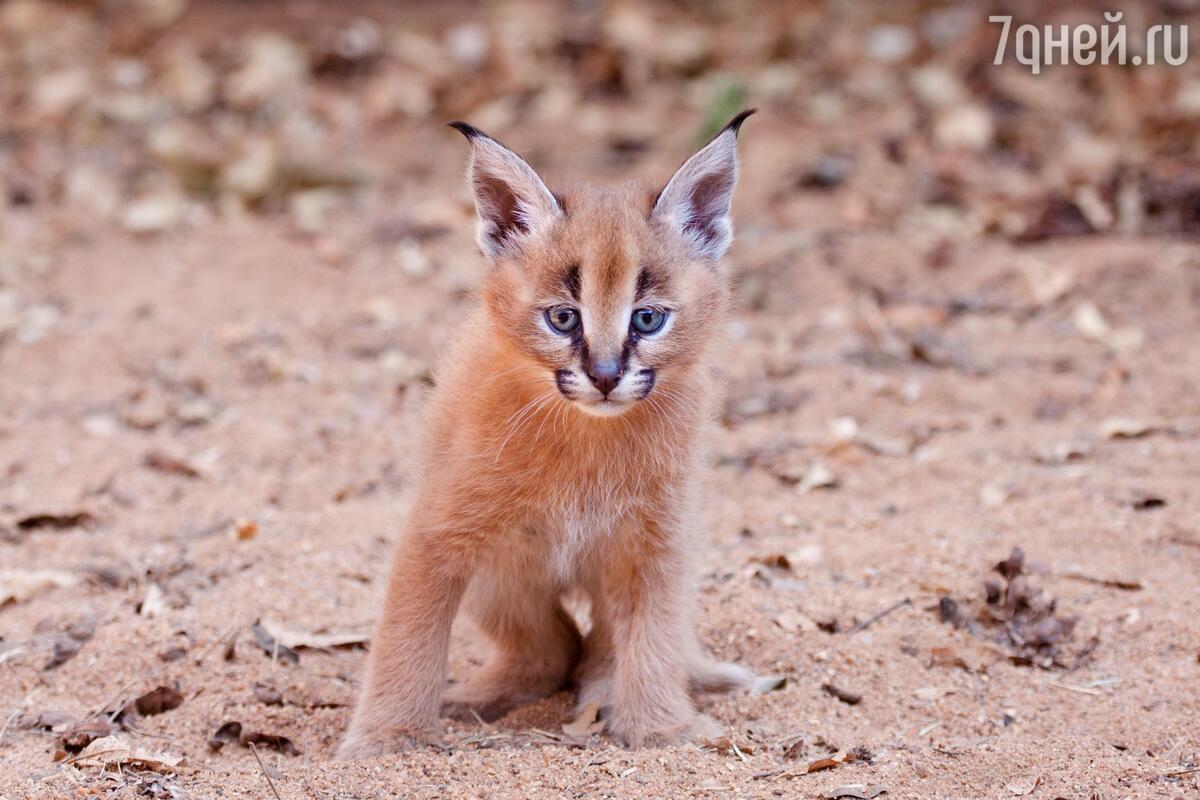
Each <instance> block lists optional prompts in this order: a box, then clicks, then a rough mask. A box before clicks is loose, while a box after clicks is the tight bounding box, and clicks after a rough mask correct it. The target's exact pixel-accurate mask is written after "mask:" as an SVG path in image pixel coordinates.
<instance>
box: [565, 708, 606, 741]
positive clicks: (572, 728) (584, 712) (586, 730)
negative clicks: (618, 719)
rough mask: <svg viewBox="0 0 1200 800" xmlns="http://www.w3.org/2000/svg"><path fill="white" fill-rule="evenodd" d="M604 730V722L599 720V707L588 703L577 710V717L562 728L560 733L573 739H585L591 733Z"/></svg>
mask: <svg viewBox="0 0 1200 800" xmlns="http://www.w3.org/2000/svg"><path fill="white" fill-rule="evenodd" d="M603 730H604V720H602V719H600V706H599V704H597V703H588V704H587V705H586V706H584V707H583V708H581V709H580V710H579V715H578V716H577V717H575V719H573V720H571V721H570V722H568V723H567V724H565V725H563V726H562V731H563V733H565V734H566V735H567V736H570V737H571V738H573V739H586V738H587V737H589V736H591V735H592V734H593V733H600V732H601V731H603Z"/></svg>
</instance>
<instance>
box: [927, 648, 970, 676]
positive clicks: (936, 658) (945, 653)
mask: <svg viewBox="0 0 1200 800" xmlns="http://www.w3.org/2000/svg"><path fill="white" fill-rule="evenodd" d="M929 666H931V667H961V668H962V669H965V670H966V671H967V672H975V671H976V670H975V668H974V667H972V666H971V665H970V664H968V663H967V660H966V659H965V658H963V657H962V655H960V654H959V652H958V649H957V648H955V647H935V648H933V649H932V650H930V651H929Z"/></svg>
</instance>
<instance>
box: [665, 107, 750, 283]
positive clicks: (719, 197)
mask: <svg viewBox="0 0 1200 800" xmlns="http://www.w3.org/2000/svg"><path fill="white" fill-rule="evenodd" d="M737 173H738V160H737V132H736V130H733V129H730V128H727V129H726V130H724V131H722V132H721V133H720V134H719V135H718V136H717V137H716V138H715V139H713V140H712V141H711V142H709V143H708V144H707V145H705V146H704V148H703V149H701V150H700V151H699V152H697V153H696V154H695V155H693V156H692V157H691V158H689V159H688V160H687V161H686V162H685V163H684V165H683V166H682V167H680V168H679V170H678V171H677V172H676V173H675V175H674V176H673V177H672V178H671V180H670V181H669V182H668V183H667V186H666V188H665V189H663V190H662V192H661V193H660V194H659V196H658V201H657V202H656V203H655V204H654V214H655V215H656V216H658V217H659V218H660V219H663V220H665V221H666V222H667V223H668V224H670V225H671V226H672V227H673V228H675V230H677V231H678V232H679V234H680V235H681V236H683V237H684V239H685V240H687V242H688V243H689V244H690V245H692V247H693V248H694V249H695V250H696V251H697V252H698V253H699V254H700V255H701V256H703V257H705V258H710V259H713V260H716V259H718V258H720V257H721V256H723V255H724V254H725V251H726V250H728V249H729V245H730V243H731V242H732V241H733V220H732V219H731V217H730V210H731V207H732V204H733V187H734V185H735V184H736V183H737Z"/></svg>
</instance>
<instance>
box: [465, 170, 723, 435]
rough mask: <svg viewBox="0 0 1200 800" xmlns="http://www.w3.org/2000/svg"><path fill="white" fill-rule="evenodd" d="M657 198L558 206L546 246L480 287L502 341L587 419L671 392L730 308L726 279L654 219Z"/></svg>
mask: <svg viewBox="0 0 1200 800" xmlns="http://www.w3.org/2000/svg"><path fill="white" fill-rule="evenodd" d="M651 199H652V198H651V197H650V196H649V195H648V194H647V193H639V192H637V191H636V190H626V191H614V192H602V193H596V192H589V193H587V194H583V195H578V196H574V197H570V198H567V199H565V200H563V201H562V203H563V205H564V206H565V208H566V209H568V210H567V211H566V213H565V214H564V216H563V218H562V219H561V220H559V222H558V223H557V224H556V225H555V227H554V228H553V229H552V230H551V231H548V232H547V235H546V236H545V238H544V240H543V241H542V242H540V243H537V244H534V245H532V246H528V247H527V248H526V250H525V252H524V253H523V257H522V258H520V259H514V260H513V261H512V262H511V263H505V264H500V265H498V267H497V269H496V270H495V272H494V273H493V274H492V276H490V278H489V280H488V282H487V287H486V288H485V297H487V298H488V307H489V310H490V311H491V313H492V316H493V318H494V319H495V320H496V322H498V323H499V324H498V325H497V326H496V331H497V333H498V334H499V335H502V336H505V337H506V338H508V339H509V340H510V341H511V342H512V343H513V344H514V345H515V346H516V347H517V348H519V349H520V350H522V351H523V352H524V353H525V354H526V355H527V356H528V358H529V359H530V361H532V362H533V363H535V364H536V365H538V366H539V367H540V368H541V369H543V370H544V371H545V375H544V377H545V380H546V381H548V382H552V384H553V386H554V389H555V390H556V391H557V392H559V393H560V394H561V396H562V397H564V398H566V399H567V400H569V401H571V402H572V403H573V404H574V405H575V407H576V408H578V409H579V410H580V411H582V412H584V413H587V414H592V415H595V416H615V415H618V414H621V413H622V412H624V411H627V410H628V409H629V408H631V407H632V406H634V405H635V404H637V403H638V402H641V401H643V400H646V399H647V398H649V397H651V396H652V395H653V394H654V392H656V391H662V392H668V393H669V392H670V379H671V375H672V371H673V370H679V369H683V368H686V367H687V366H688V365H689V364H691V363H693V362H694V361H695V359H696V358H697V357H698V355H699V353H700V351H701V350H702V349H703V347H704V345H705V343H706V341H707V340H708V338H709V335H710V333H711V331H712V329H713V328H714V327H715V326H716V325H717V321H718V316H719V311H720V309H721V308H722V306H723V304H724V282H723V280H722V279H721V277H720V275H719V274H718V273H717V271H716V270H715V269H714V268H713V266H712V265H711V264H706V263H702V262H699V261H697V260H696V259H695V258H691V257H689V256H688V254H687V253H686V252H684V249H683V248H682V247H680V246H678V243H677V242H675V241H674V239H675V238H676V237H675V234H674V233H673V232H672V231H671V230H670V229H669V228H668V227H667V226H665V225H663V224H660V223H658V222H657V221H655V220H654V219H652V218H651V217H650V216H649V214H648V211H649V208H650V200H651Z"/></svg>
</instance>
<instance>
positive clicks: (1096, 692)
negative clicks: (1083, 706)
mask: <svg viewBox="0 0 1200 800" xmlns="http://www.w3.org/2000/svg"><path fill="white" fill-rule="evenodd" d="M1050 685H1051V686H1057V687H1058V688H1059V689H1066V690H1067V691H1069V692H1079V693H1080V694H1090V695H1099V694H1101V692H1100V690H1099V689H1093V688H1091V687H1090V686H1072V685H1071V684H1069V683H1062V682H1061V681H1050Z"/></svg>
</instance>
